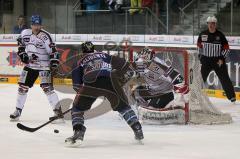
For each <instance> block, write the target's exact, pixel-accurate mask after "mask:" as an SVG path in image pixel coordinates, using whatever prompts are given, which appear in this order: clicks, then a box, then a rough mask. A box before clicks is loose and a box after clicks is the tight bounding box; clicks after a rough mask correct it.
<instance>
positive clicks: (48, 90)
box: [41, 83, 54, 95]
mask: <svg viewBox="0 0 240 159" xmlns="http://www.w3.org/2000/svg"><path fill="white" fill-rule="evenodd" d="M41 88H42V89H43V92H44V93H45V94H46V95H49V94H52V93H53V90H54V89H53V86H52V85H51V84H48V83H47V84H41Z"/></svg>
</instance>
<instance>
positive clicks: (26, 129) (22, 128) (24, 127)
mask: <svg viewBox="0 0 240 159" xmlns="http://www.w3.org/2000/svg"><path fill="white" fill-rule="evenodd" d="M71 110H72V108H71V109H68V110H66V111H65V112H63V113H62V115H65V114H67V113H68V112H70V111H71ZM59 118H60V117H59V116H56V117H53V118H52V119H51V120H49V121H47V122H46V123H44V124H42V125H40V126H38V127H35V128H30V127H27V126H25V125H23V124H21V123H17V127H18V128H19V129H21V130H24V131H28V132H35V131H37V130H38V129H41V128H42V127H44V126H46V125H48V124H50V123H51V122H53V121H54V120H57V119H59Z"/></svg>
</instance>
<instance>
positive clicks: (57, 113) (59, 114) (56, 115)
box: [49, 107, 65, 124]
mask: <svg viewBox="0 0 240 159" xmlns="http://www.w3.org/2000/svg"><path fill="white" fill-rule="evenodd" d="M53 112H54V116H52V117H50V118H49V120H53V119H55V118H58V119H56V120H54V121H53V122H52V124H60V123H65V121H64V116H63V115H62V109H61V107H60V108H59V109H54V110H53Z"/></svg>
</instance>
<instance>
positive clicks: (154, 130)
mask: <svg viewBox="0 0 240 159" xmlns="http://www.w3.org/2000/svg"><path fill="white" fill-rule="evenodd" d="M16 94H17V85H9V84H1V85H0V102H1V111H0V129H1V131H0V135H1V141H0V151H1V159H33V158H35V159H67V158H68V159H74V158H81V159H96V158H98V159H100V158H101V159H110V158H111V159H118V158H119V159H120V158H121V159H128V158H129V159H130V158H131V159H133V158H135V159H142V158H152V159H157V158H161V159H227V158H228V159H239V158H240V104H239V105H237V104H236V105H233V104H231V103H230V102H229V101H227V100H224V99H216V98H211V101H212V102H213V103H214V105H215V106H217V107H218V108H220V109H221V110H222V111H223V112H228V113H231V115H232V117H233V120H234V121H233V123H232V124H227V125H167V126H156V125H155V126H153V125H143V130H144V133H145V139H144V144H143V145H140V144H138V143H137V142H136V141H135V140H134V137H133V133H132V131H131V130H130V128H129V127H128V126H127V124H126V123H125V122H124V121H122V120H120V119H119V117H118V115H117V114H116V113H114V112H109V113H107V114H105V115H103V116H100V117H97V118H94V119H91V120H88V121H86V126H87V132H86V136H85V140H84V143H83V145H82V146H81V147H79V148H68V147H65V144H64V140H65V138H67V137H69V136H71V135H72V127H71V122H70V121H67V122H66V123H65V124H58V125H56V124H49V125H48V126H46V127H43V128H42V129H40V130H38V131H36V132H34V133H29V132H25V131H22V130H20V129H18V128H17V127H16V122H10V121H9V114H10V113H12V112H13V111H14V109H15V100H16ZM58 95H59V98H60V99H63V98H66V97H70V98H73V97H74V96H73V95H66V94H62V93H59V92H58ZM51 115H52V110H51V107H50V106H49V105H48V101H47V98H46V97H45V95H44V93H43V92H42V90H41V88H39V85H35V86H34V87H33V88H32V89H30V91H29V94H28V98H27V102H26V105H25V109H24V111H23V113H22V118H21V123H23V124H25V125H27V126H31V127H37V126H39V125H40V124H42V123H44V122H46V121H47V120H48V117H49V116H51ZM54 129H58V130H59V131H60V132H59V133H58V134H56V133H54V132H53V131H54Z"/></svg>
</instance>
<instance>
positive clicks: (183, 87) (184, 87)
mask: <svg viewBox="0 0 240 159" xmlns="http://www.w3.org/2000/svg"><path fill="white" fill-rule="evenodd" d="M174 91H175V92H176V93H181V94H187V93H188V92H189V88H188V86H187V85H185V84H182V83H180V84H176V85H174Z"/></svg>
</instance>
